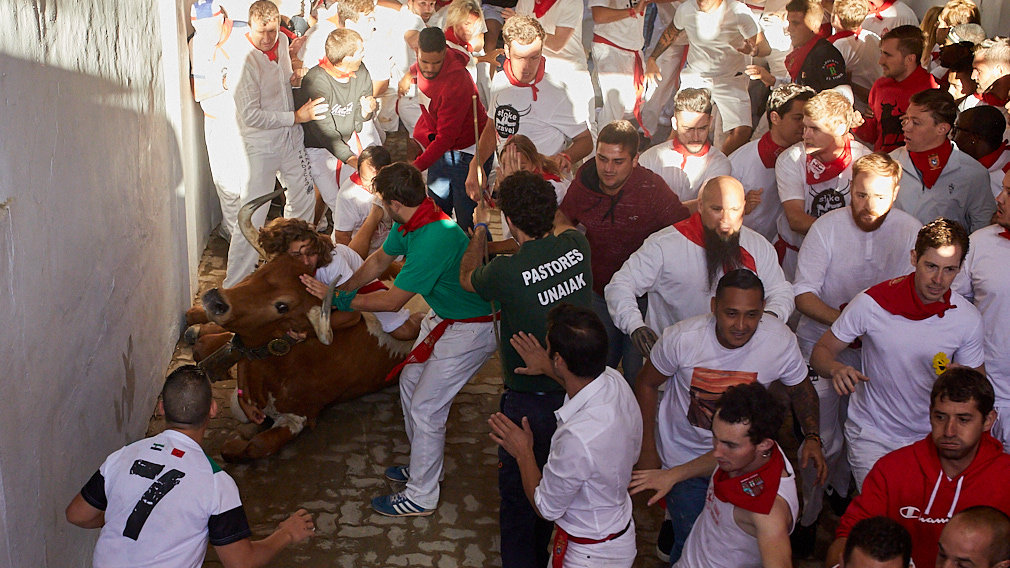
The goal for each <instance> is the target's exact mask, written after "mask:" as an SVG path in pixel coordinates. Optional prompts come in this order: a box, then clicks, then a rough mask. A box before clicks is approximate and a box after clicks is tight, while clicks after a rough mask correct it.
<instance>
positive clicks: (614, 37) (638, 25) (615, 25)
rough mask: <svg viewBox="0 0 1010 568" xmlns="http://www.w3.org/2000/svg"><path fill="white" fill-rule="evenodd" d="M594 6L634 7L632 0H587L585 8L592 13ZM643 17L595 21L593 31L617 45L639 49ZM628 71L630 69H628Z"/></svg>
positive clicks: (643, 23)
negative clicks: (603, 21) (604, 21)
mask: <svg viewBox="0 0 1010 568" xmlns="http://www.w3.org/2000/svg"><path fill="white" fill-rule="evenodd" d="M594 6H600V7H602V8H613V9H615V10H627V9H628V8H634V7H635V2H633V1H632V0H587V1H586V10H587V11H589V12H590V13H592V10H593V7H594ZM644 28H645V18H644V17H642V16H636V17H634V18H621V19H619V20H616V21H613V22H607V23H600V22H595V23H594V25H593V33H594V34H595V35H598V36H600V37H602V38H606V39H607V40H609V41H611V42H613V43H614V44H616V45H618V46H619V47H623V48H624V49H630V50H632V51H640V50H641V49H642V46H644V45H645V34H644V33H643V30H644ZM629 71H630V70H629Z"/></svg>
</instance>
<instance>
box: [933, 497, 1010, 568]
mask: <svg viewBox="0 0 1010 568" xmlns="http://www.w3.org/2000/svg"><path fill="white" fill-rule="evenodd" d="M960 566H973V567H975V568H1007V567H1008V566H1010V517H1007V516H1006V514H1005V513H1003V512H1002V511H1000V510H999V509H996V508H993V507H988V506H985V505H979V506H977V507H970V508H968V509H965V510H963V511H961V512H959V513H958V514H956V515H954V516H953V517H951V519H950V522H948V523H947V526H945V527H943V532H942V533H940V543H939V551H938V552H937V553H936V568H958V567H960Z"/></svg>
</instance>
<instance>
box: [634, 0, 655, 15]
mask: <svg viewBox="0 0 1010 568" xmlns="http://www.w3.org/2000/svg"><path fill="white" fill-rule="evenodd" d="M655 1H656V0H638V4H635V11H636V12H638V15H639V16H644V15H645V9H646V8H648V7H649V4H652V3H654V2H655Z"/></svg>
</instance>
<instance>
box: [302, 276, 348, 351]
mask: <svg viewBox="0 0 1010 568" xmlns="http://www.w3.org/2000/svg"><path fill="white" fill-rule="evenodd" d="M340 277H341V275H340V274H337V276H336V277H335V278H334V279H333V280H332V281H331V282H330V285H329V286H328V287H327V288H326V295H325V296H323V305H322V306H321V307H318V308H317V307H314V306H313V307H312V309H310V310H309V313H308V316H309V321H310V322H312V327H313V328H315V330H316V337H317V338H318V339H319V342H320V343H322V344H323V345H329V344H330V343H332V342H333V329H331V328H330V311H332V309H333V292H334V290H336V289H337V282H340ZM316 310H319V312H318V313H315V312H316Z"/></svg>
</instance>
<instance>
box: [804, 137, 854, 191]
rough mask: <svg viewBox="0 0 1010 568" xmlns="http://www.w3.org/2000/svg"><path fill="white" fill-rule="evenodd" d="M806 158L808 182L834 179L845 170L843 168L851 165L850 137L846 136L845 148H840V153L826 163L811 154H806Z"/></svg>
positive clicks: (811, 183)
mask: <svg viewBox="0 0 1010 568" xmlns="http://www.w3.org/2000/svg"><path fill="white" fill-rule="evenodd" d="M806 158H807V183H808V184H810V185H814V184H815V183H821V182H824V181H827V180H829V179H835V178H836V177H838V176H839V175H841V174H842V172H844V171H845V168H847V167H849V166H850V165H852V139H851V138H849V137H848V136H846V138H845V148H844V149H843V150H842V155H841V156H838V157H837V158H835V159H834V160H831V161H830V162H828V163H826V164H825V163H824V162H822V161H821V160H820V158H816V157H814V155H813V154H807V156H806Z"/></svg>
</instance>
